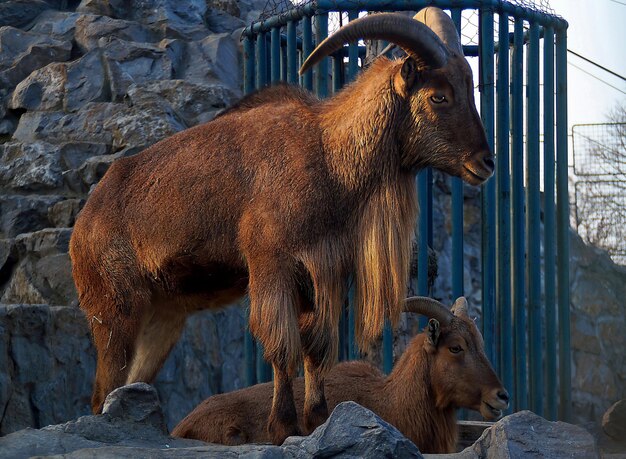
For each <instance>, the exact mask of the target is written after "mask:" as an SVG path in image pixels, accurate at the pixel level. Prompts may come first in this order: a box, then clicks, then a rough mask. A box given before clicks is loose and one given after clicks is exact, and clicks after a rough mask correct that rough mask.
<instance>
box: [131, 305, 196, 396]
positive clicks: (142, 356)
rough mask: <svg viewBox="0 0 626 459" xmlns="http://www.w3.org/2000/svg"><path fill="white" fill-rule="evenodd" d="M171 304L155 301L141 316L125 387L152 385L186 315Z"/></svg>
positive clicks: (178, 335) (175, 340) (178, 334)
mask: <svg viewBox="0 0 626 459" xmlns="http://www.w3.org/2000/svg"><path fill="white" fill-rule="evenodd" d="M176 306H177V305H176V304H175V303H174V302H166V301H154V302H153V303H152V304H151V305H150V307H148V308H146V312H145V314H144V316H143V317H142V321H141V326H140V329H139V333H138V335H137V339H136V341H135V346H134V353H133V359H132V362H131V363H130V369H129V371H128V376H127V377H126V384H131V383H134V382H140V381H141V382H146V383H151V382H152V381H153V380H154V378H155V377H156V375H157V373H158V372H159V370H160V369H161V367H162V366H163V362H165V359H166V358H167V356H168V354H169V353H170V351H171V349H172V347H173V346H174V344H176V342H177V341H178V338H179V337H180V334H181V332H182V330H183V327H184V325H185V319H186V315H185V313H184V312H182V311H183V310H182V309H179V308H177V307H176Z"/></svg>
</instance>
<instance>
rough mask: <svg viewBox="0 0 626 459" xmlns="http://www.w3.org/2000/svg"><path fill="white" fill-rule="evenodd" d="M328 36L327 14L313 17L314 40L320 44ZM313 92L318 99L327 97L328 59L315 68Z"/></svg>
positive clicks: (324, 59)
mask: <svg viewBox="0 0 626 459" xmlns="http://www.w3.org/2000/svg"><path fill="white" fill-rule="evenodd" d="M327 36H328V13H324V14H318V15H317V16H315V40H316V43H317V44H320V43H321V42H322V41H323V40H324V39H325V38H326V37H327ZM315 76H316V78H315V81H316V87H315V92H316V94H317V97H319V98H320V99H323V98H325V97H326V96H328V58H327V57H325V58H323V59H322V60H321V61H320V62H319V64H317V66H316V73H315Z"/></svg>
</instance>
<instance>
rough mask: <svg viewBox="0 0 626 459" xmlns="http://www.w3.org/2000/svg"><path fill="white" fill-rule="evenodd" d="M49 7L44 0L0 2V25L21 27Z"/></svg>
mask: <svg viewBox="0 0 626 459" xmlns="http://www.w3.org/2000/svg"><path fill="white" fill-rule="evenodd" d="M49 8H50V4H48V2H45V1H44V0H10V1H8V2H3V3H0V27H2V26H13V27H22V26H24V25H26V24H28V23H29V22H31V21H32V20H33V19H35V18H36V17H37V16H39V15H40V14H41V13H42V12H43V11H45V10H47V9H49Z"/></svg>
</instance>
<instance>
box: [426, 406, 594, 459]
mask: <svg viewBox="0 0 626 459" xmlns="http://www.w3.org/2000/svg"><path fill="white" fill-rule="evenodd" d="M424 457H426V458H432V459H435V458H441V459H540V458H545V459H566V458H568V459H574V458H580V459H591V458H594V457H599V454H598V450H597V447H596V443H595V440H594V439H593V437H592V436H591V434H590V433H589V432H587V431H586V430H585V429H583V428H582V427H579V426H575V425H573V424H567V423H565V422H550V421H547V420H546V419H543V418H542V417H540V416H537V415H536V414H534V413H532V412H530V411H520V412H518V413H515V414H512V415H510V416H506V417H504V418H502V419H501V420H499V421H498V422H497V423H495V424H494V425H493V426H491V427H490V428H488V429H486V430H485V431H484V432H483V434H482V435H481V437H480V438H479V439H478V440H476V442H475V443H474V444H473V445H472V446H469V447H467V448H465V449H464V450H463V451H461V452H460V453H456V454H444V455H441V454H440V455H428V454H426V455H424Z"/></svg>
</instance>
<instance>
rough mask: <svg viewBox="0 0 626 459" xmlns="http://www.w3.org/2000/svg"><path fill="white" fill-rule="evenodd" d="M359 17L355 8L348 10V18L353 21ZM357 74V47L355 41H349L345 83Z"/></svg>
mask: <svg viewBox="0 0 626 459" xmlns="http://www.w3.org/2000/svg"><path fill="white" fill-rule="evenodd" d="M358 17H359V12H358V11H355V10H350V11H348V20H349V21H354V20H355V19H357V18H358ZM358 74H359V47H358V45H357V43H350V44H349V45H348V75H347V76H346V83H350V82H351V81H353V80H354V79H355V78H356V76H357V75H358Z"/></svg>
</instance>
